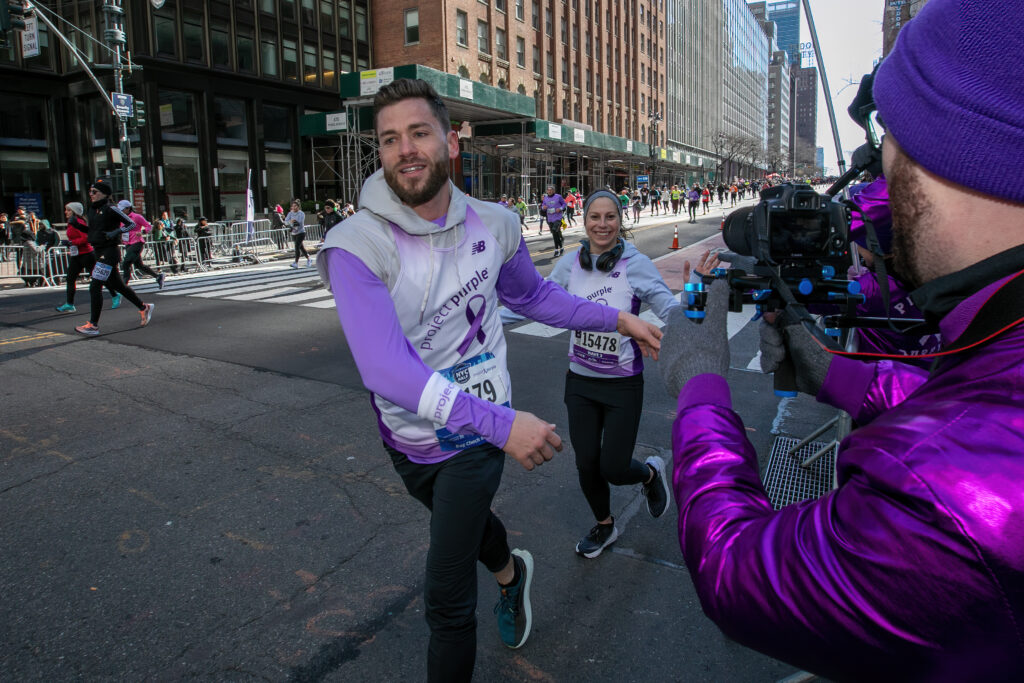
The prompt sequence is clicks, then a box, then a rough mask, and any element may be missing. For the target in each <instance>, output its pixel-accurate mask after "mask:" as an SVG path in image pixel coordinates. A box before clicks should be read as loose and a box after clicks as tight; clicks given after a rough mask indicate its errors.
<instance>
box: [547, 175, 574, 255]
mask: <svg viewBox="0 0 1024 683" xmlns="http://www.w3.org/2000/svg"><path fill="white" fill-rule="evenodd" d="M567 206H568V205H567V204H566V203H565V199H563V198H562V195H560V194H558V193H557V192H555V186H554V185H548V186H547V189H546V190H545V194H544V196H543V197H542V198H541V200H540V213H541V215H542V216H544V220H545V221H547V224H548V230H550V231H551V239H552V240H553V241H554V244H555V253H554V254H553V256H555V257H558V256H561V255H562V251H563V246H564V244H565V242H564V241H563V239H562V212H563V211H565V208H566V207H567Z"/></svg>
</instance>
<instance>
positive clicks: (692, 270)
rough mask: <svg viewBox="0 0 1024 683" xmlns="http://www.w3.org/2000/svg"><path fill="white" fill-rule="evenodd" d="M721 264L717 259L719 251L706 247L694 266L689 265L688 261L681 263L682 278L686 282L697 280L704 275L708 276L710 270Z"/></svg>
mask: <svg viewBox="0 0 1024 683" xmlns="http://www.w3.org/2000/svg"><path fill="white" fill-rule="evenodd" d="M721 265H722V262H721V260H720V259H719V252H717V251H711V250H710V249H708V250H707V251H705V252H704V253H703V254H701V255H700V259H699V260H698V261H697V266H696V267H693V266H691V265H690V262H689V261H687V262H686V263H684V264H683V279H685V280H686V281H687V282H694V281H697V282H699V281H700V280H701V279H703V278H705V277H710V276H711V271H713V270H714V269H715V268H718V267H720V266H721ZM694 276H696V278H697V279H696V280H694Z"/></svg>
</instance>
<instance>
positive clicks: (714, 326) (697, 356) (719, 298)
mask: <svg viewBox="0 0 1024 683" xmlns="http://www.w3.org/2000/svg"><path fill="white" fill-rule="evenodd" d="M684 311H685V309H684V307H683V306H676V307H675V308H673V309H672V312H671V313H669V317H668V324H667V325H665V329H664V330H662V332H663V333H664V336H663V337H662V338H661V351H659V352H658V366H659V367H660V368H661V376H662V378H663V379H664V380H665V388H666V389H667V390H668V395H669V396H671V397H672V398H676V397H677V396H679V392H680V391H681V390H682V388H683V386H684V385H685V384H686V383H687V382H688V381H690V379H691V378H693V377H696V376H697V375H702V374H704V373H708V372H713V373H716V374H719V375H722V376H723V377H725V376H726V374H727V373H728V372H729V336H728V333H727V332H726V319H727V317H728V313H729V285H728V284H726V283H725V281H723V280H716V281H715V282H714V283H713V284H712V285H711V289H710V291H709V292H708V299H707V305H706V307H705V309H704V312H705V317H704V322H703V323H700V324H697V323H695V322H693V321H692V320H690V319H689V318H687V317H686V313H685V312H684Z"/></svg>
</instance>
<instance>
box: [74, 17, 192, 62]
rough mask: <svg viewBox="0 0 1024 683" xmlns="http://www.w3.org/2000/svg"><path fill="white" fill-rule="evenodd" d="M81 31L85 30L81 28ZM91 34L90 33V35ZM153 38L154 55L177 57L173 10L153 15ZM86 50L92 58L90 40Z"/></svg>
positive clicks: (86, 42)
mask: <svg viewBox="0 0 1024 683" xmlns="http://www.w3.org/2000/svg"><path fill="white" fill-rule="evenodd" d="M83 30H85V29H84V28H83ZM91 33H92V32H91V31H90V34H91ZM153 37H154V40H155V42H156V50H155V53H156V55H157V56H158V57H177V56H178V50H177V47H176V45H175V41H174V10H173V9H162V10H160V11H159V14H158V13H154V14H153ZM85 44H86V45H87V46H88V48H89V49H88V50H85V51H84V52H85V54H86V56H87V57H90V58H91V57H92V46H93V42H92V41H91V40H86V41H85Z"/></svg>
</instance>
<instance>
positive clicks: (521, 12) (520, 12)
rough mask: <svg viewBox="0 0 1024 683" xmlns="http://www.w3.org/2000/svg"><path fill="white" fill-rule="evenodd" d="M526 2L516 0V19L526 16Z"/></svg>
mask: <svg viewBox="0 0 1024 683" xmlns="http://www.w3.org/2000/svg"><path fill="white" fill-rule="evenodd" d="M525 2H526V0H516V19H518V20H519V21H522V20H523V17H525V16H526V10H525V8H524V7H523V5H524V3H525ZM524 94H525V93H524Z"/></svg>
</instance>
